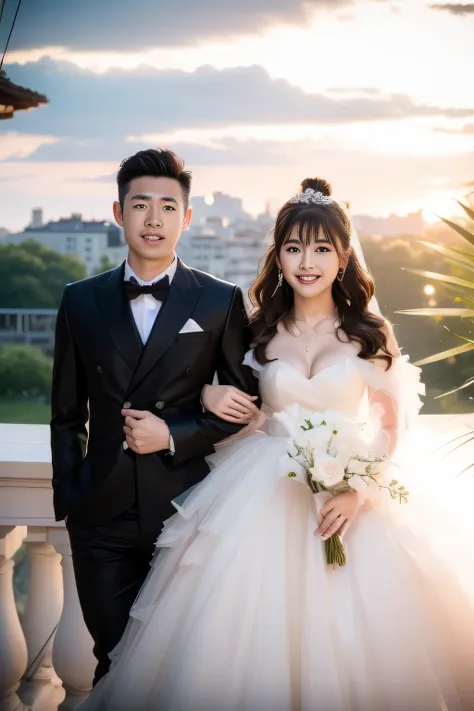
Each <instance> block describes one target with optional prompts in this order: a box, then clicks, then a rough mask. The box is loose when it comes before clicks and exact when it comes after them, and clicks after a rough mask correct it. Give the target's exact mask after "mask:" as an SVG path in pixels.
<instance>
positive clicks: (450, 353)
mask: <svg viewBox="0 0 474 711" xmlns="http://www.w3.org/2000/svg"><path fill="white" fill-rule="evenodd" d="M472 350H474V344H472V343H465V344H463V345H462V346H456V347H455V348H450V349H449V350H447V351H442V352H441V353H436V354H435V355H432V356H428V358H422V360H418V361H416V363H414V364H413V365H416V366H422V365H428V364H429V363H437V362H438V361H440V360H445V359H446V358H453V357H456V356H458V355H461V354H462V353H468V352H469V351H472Z"/></svg>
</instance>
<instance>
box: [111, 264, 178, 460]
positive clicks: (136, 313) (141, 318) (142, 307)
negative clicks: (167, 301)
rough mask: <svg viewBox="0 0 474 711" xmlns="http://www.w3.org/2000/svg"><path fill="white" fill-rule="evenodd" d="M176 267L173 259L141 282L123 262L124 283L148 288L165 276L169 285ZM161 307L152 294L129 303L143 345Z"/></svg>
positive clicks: (141, 296)
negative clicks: (152, 276) (166, 265)
mask: <svg viewBox="0 0 474 711" xmlns="http://www.w3.org/2000/svg"><path fill="white" fill-rule="evenodd" d="M177 267H178V260H177V259H176V257H175V258H174V261H173V262H172V264H170V266H169V267H168V269H165V271H164V272H161V274H157V275H156V277H155V278H154V279H152V280H151V281H143V279H140V277H139V276H137V275H136V274H135V272H134V271H133V269H132V267H131V266H130V265H129V263H128V262H125V271H124V281H130V277H134V279H136V280H137V282H138V283H139V284H140V286H149V285H150V284H154V283H155V281H159V280H160V279H164V278H165V277H166V276H167V277H168V279H169V280H170V284H171V282H172V280H173V277H174V275H175V274H176V269H177ZM162 305H163V302H162V301H158V299H155V297H154V296H153V295H152V294H140V296H137V298H136V299H132V301H130V308H131V309H132V314H133V318H134V321H135V323H136V325H137V329H138V332H139V334H140V338H141V339H142V343H143V344H145V343H146V342H147V341H148V338H149V336H150V333H151V329H152V328H153V326H154V324H155V321H156V317H157V316H158V314H159V313H160V309H161V307H162ZM127 447H128V445H127V443H126V442H124V449H126V448H127ZM169 449H170V454H174V453H175V449H174V442H173V438H172V437H171V435H170V447H169Z"/></svg>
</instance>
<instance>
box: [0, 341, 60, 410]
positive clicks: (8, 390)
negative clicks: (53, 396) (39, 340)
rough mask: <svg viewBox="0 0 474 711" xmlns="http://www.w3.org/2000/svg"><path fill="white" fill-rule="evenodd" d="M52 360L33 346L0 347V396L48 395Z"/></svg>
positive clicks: (10, 345) (9, 345)
mask: <svg viewBox="0 0 474 711" xmlns="http://www.w3.org/2000/svg"><path fill="white" fill-rule="evenodd" d="M52 367H53V362H52V359H51V358H48V357H47V356H46V355H44V353H43V352H42V351H41V350H40V349H39V348H35V347H34V346H24V345H14V344H7V345H4V346H2V348H1V349H0V396H14V395H16V396H18V395H20V396H24V397H32V396H33V397H37V396H43V397H49V394H50V390H51V374H52Z"/></svg>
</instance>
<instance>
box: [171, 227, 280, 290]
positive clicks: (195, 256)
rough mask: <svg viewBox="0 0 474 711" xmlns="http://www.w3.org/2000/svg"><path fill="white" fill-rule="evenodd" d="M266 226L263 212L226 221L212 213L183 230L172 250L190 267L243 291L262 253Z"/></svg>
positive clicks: (249, 282)
mask: <svg viewBox="0 0 474 711" xmlns="http://www.w3.org/2000/svg"><path fill="white" fill-rule="evenodd" d="M269 227H270V224H269V221H268V219H267V216H266V214H265V215H263V216H261V218H259V219H258V220H253V219H252V218H250V217H248V216H246V217H245V219H244V218H241V219H239V220H237V221H236V222H235V223H232V222H231V223H229V224H228V223H227V220H226V219H225V218H222V219H218V218H216V217H212V218H209V219H207V220H205V221H204V222H203V223H202V224H199V225H197V226H194V227H191V228H190V229H189V230H188V231H187V232H184V233H183V235H182V237H181V239H180V241H179V243H178V247H177V250H176V251H177V253H178V256H179V257H181V259H182V260H183V261H184V262H185V263H186V264H188V265H189V266H190V267H195V268H196V269H200V270H202V271H204V272H208V273H209V274H213V275H214V276H216V277H218V278H219V279H225V280H226V281H230V282H232V283H233V284H237V285H238V286H240V287H241V288H242V290H243V291H244V293H245V294H246V293H247V291H248V288H249V286H250V284H251V283H252V281H253V280H254V279H255V277H256V275H257V272H258V265H259V262H260V260H261V259H262V257H263V255H264V253H265V250H266V246H267V244H266V243H267V236H268V233H269Z"/></svg>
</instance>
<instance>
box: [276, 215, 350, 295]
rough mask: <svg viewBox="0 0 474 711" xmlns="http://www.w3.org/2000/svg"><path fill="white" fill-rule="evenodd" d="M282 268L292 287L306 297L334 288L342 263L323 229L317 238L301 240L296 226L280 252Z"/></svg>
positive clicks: (280, 265)
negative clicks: (304, 241) (305, 241)
mask: <svg viewBox="0 0 474 711" xmlns="http://www.w3.org/2000/svg"><path fill="white" fill-rule="evenodd" d="M278 261H279V267H280V268H281V270H282V271H283V276H284V278H285V280H286V281H287V282H288V284H289V285H290V286H291V288H292V289H293V290H294V291H295V292H296V293H297V294H299V295H301V296H303V297H305V298H313V297H314V296H318V295H319V294H322V293H323V292H324V291H326V290H327V289H331V288H332V284H333V281H334V280H335V278H336V276H337V272H338V270H339V268H340V267H341V266H343V265H342V263H341V259H340V257H339V255H338V253H337V251H336V248H335V247H334V245H333V244H332V243H331V242H330V241H329V240H328V239H327V238H326V236H325V235H324V232H323V231H322V229H320V231H319V234H318V237H317V239H315V240H311V242H310V243H309V244H304V243H303V242H301V240H300V238H299V236H298V227H297V226H296V227H295V228H293V230H292V232H291V233H290V235H289V236H288V239H287V240H286V242H284V244H283V246H282V248H281V250H280V255H279V260H278Z"/></svg>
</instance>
